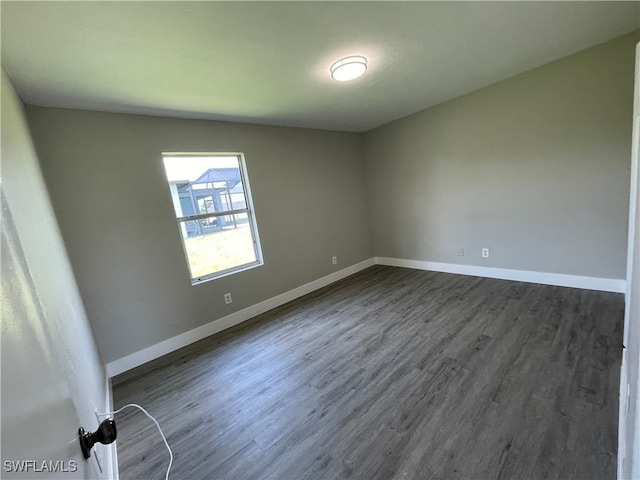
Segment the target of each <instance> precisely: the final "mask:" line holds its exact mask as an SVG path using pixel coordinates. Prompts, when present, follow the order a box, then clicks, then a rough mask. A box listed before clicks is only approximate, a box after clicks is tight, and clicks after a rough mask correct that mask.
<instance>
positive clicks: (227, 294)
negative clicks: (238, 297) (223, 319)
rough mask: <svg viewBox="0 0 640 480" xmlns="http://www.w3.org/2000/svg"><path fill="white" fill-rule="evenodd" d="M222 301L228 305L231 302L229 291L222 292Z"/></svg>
mask: <svg viewBox="0 0 640 480" xmlns="http://www.w3.org/2000/svg"><path fill="white" fill-rule="evenodd" d="M224 303H226V304H227V305H229V304H230V303H233V300H232V299H231V294H230V293H225V294H224Z"/></svg>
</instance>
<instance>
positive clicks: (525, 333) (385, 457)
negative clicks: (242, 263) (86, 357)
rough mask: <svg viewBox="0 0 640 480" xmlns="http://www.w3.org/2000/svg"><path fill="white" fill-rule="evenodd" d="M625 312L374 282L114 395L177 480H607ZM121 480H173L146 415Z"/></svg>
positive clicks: (538, 295)
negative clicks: (171, 457)
mask: <svg viewBox="0 0 640 480" xmlns="http://www.w3.org/2000/svg"><path fill="white" fill-rule="evenodd" d="M623 309H624V301H623V297H622V295H619V294H613V293H605V292H596V291H588V290H578V289H571V288H561V287H552V286H544V285H536V284H527V283H521V282H510V281H504V280H494V279H486V278H479V277H468V276H463V275H453V274H445V273H436V272H425V271H418V270H410V269H403V268H394V267H383V266H375V267H371V268H369V269H367V270H365V271H362V272H360V273H358V274H355V275H352V276H351V277H348V278H346V279H344V280H342V281H340V282H337V283H334V284H332V285H329V286H327V287H325V288H323V289H320V290H318V291H315V292H313V293H311V294H309V295H306V296H304V297H302V298H300V299H298V300H295V301H293V302H290V303H288V304H286V305H283V306H281V307H278V308H276V309H274V310H271V311H269V312H266V313H265V314H263V315H260V316H258V317H256V318H255V319H252V320H251V321H249V322H245V323H244V324H242V325H239V326H237V327H234V328H232V329H229V330H227V331H224V332H221V333H219V334H217V335H214V336H212V337H210V338H207V339H204V340H202V341H200V342H197V343H195V344H192V345H189V346H188V347H185V348H183V349H181V350H179V351H176V352H173V353H171V354H169V355H166V356H165V357H162V358H159V359H157V360H154V361H153V362H150V363H148V364H146V365H143V366H141V367H139V368H137V369H134V370H132V371H130V372H127V373H125V374H123V375H121V376H119V377H116V378H115V379H114V399H115V406H116V408H118V407H120V406H122V405H124V404H126V403H139V404H141V405H142V406H144V407H145V408H146V409H147V410H148V411H149V412H150V413H151V414H152V415H154V416H155V417H156V418H157V420H158V421H159V422H160V424H161V426H162V427H163V430H164V432H165V434H166V435H167V440H168V441H169V444H170V445H171V446H172V449H173V451H174V457H175V458H174V465H173V469H172V474H171V478H173V479H188V480H197V479H214V480H215V479H221V480H224V479H230V480H231V479H233V480H236V479H265V480H271V479H273V480H287V479H292V480H298V479H347V478H349V479H367V480H368V479H427V478H428V479H453V480H458V479H489V478H496V479H498V478H506V479H510V478H518V479H525V478H526V479H537V478H541V479H542V478H545V479H546V478H562V479H564V478H574V479H588V478H592V479H608V478H615V475H616V451H617V415H618V382H619V374H620V361H621V353H622V348H621V343H622V319H623ZM116 420H117V423H118V430H119V433H118V441H117V445H118V458H119V464H120V478H122V479H123V480H128V479H152V478H163V477H164V470H165V469H166V466H167V464H168V454H167V452H166V450H165V449H164V447H163V443H162V441H161V439H160V438H159V435H157V433H156V430H155V426H154V425H153V424H152V423H151V422H150V421H149V420H148V419H147V418H146V417H145V416H144V415H142V414H141V413H140V412H137V411H135V410H127V411H125V412H123V413H122V414H118V416H117V417H116Z"/></svg>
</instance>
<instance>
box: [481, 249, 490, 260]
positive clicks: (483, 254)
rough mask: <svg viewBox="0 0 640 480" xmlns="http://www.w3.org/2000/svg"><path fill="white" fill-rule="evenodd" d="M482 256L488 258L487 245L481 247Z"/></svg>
mask: <svg viewBox="0 0 640 480" xmlns="http://www.w3.org/2000/svg"><path fill="white" fill-rule="evenodd" d="M482 258H489V249H488V248H487V247H484V248H483V249H482Z"/></svg>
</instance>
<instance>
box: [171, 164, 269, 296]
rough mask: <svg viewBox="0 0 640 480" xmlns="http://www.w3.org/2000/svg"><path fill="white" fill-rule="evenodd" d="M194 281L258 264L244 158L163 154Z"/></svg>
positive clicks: (254, 224) (259, 254)
mask: <svg viewBox="0 0 640 480" xmlns="http://www.w3.org/2000/svg"><path fill="white" fill-rule="evenodd" d="M163 159H164V166H165V170H166V172H167V180H168V182H169V190H170V192H171V199H172V201H173V208H174V210H175V213H176V219H177V225H178V230H179V232H180V236H181V238H182V243H183V245H184V251H185V254H186V257H187V265H188V267H189V271H190V274H191V282H192V283H194V284H195V283H200V282H202V281H205V280H210V279H213V278H217V277H220V276H223V275H227V274H229V273H233V272H236V271H239V270H244V269H246V268H250V267H253V266H257V265H261V264H262V253H261V251H260V242H259V239H258V230H257V226H256V221H255V216H254V214H253V207H252V202H251V194H250V191H249V181H248V178H247V172H246V167H245V163H244V157H243V155H242V154H169V153H165V154H163Z"/></svg>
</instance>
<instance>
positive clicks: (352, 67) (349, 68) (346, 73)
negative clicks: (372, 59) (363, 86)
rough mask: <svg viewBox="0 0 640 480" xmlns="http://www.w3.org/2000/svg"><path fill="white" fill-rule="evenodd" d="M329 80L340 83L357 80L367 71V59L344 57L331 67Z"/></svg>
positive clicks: (356, 56) (357, 56)
mask: <svg viewBox="0 0 640 480" xmlns="http://www.w3.org/2000/svg"><path fill="white" fill-rule="evenodd" d="M330 70H331V78H333V79H334V80H338V81H340V82H345V81H347V80H353V79H354V78H358V77H359V76H360V75H362V74H363V73H364V72H366V71H367V59H366V58H364V57H361V56H359V55H354V56H351V57H344V58H341V59H340V60H338V61H337V62H334V63H333V65H331V68H330Z"/></svg>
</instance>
